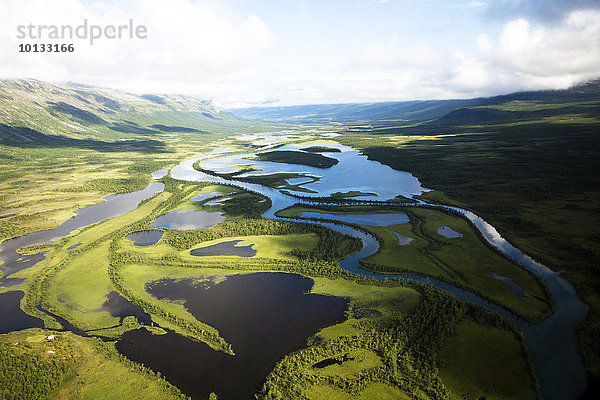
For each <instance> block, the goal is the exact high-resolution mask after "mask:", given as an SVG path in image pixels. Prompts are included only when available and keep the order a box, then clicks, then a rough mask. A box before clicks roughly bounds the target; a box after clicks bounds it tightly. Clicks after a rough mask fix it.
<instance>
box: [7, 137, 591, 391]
mask: <svg viewBox="0 0 600 400" xmlns="http://www.w3.org/2000/svg"><path fill="white" fill-rule="evenodd" d="M288 146H290V145H288ZM328 146H331V147H336V148H338V149H340V153H334V154H328V156H331V157H334V158H336V159H338V161H340V162H339V164H338V165H336V166H334V167H332V168H330V169H329V170H332V171H329V172H328V170H324V169H316V168H313V167H305V166H298V165H293V166H290V165H288V164H276V163H268V162H261V166H260V168H261V170H263V172H264V171H267V172H269V171H270V172H274V171H277V172H282V171H285V172H291V173H298V174H300V175H311V176H317V177H319V180H318V181H315V182H313V183H311V184H310V185H312V186H310V190H312V191H313V193H312V194H310V195H309V197H311V196H312V197H320V196H328V195H330V194H332V193H335V192H348V191H361V192H364V193H374V194H375V197H369V198H368V199H369V201H374V204H377V202H381V204H389V203H385V201H386V200H390V199H393V198H394V197H396V196H397V195H398V194H401V195H403V196H405V197H413V196H415V195H418V194H421V193H423V192H424V191H426V190H427V189H424V188H422V187H421V186H420V183H419V182H418V180H416V178H414V177H413V176H412V175H411V174H409V173H407V172H401V171H395V170H393V169H391V168H389V167H387V166H385V165H382V164H380V163H378V162H376V161H371V160H367V159H366V157H364V156H362V155H360V153H359V152H358V151H356V150H354V149H351V148H349V147H347V146H342V145H331V144H330V143H328ZM296 147H297V146H296V145H292V146H291V148H292V149H295V148H296ZM218 153H221V152H214V153H212V154H211V153H209V154H207V155H205V156H203V157H198V158H194V159H191V160H186V161H184V162H182V163H180V164H179V165H177V166H175V167H173V168H172V169H171V176H172V177H173V178H175V179H179V180H187V181H194V182H212V183H215V184H225V185H232V186H236V187H239V188H242V189H245V190H249V191H253V192H256V193H259V194H261V195H264V196H266V197H268V198H269V199H270V200H271V204H272V205H271V207H270V208H269V209H268V210H267V211H266V212H265V213H264V214H263V217H264V218H270V219H282V218H280V217H277V216H276V215H275V213H276V212H277V211H279V210H282V209H285V208H287V207H290V206H292V205H294V204H298V203H300V204H307V205H315V204H320V203H319V201H318V199H314V200H309V199H299V198H297V197H293V196H289V195H286V194H284V193H282V192H281V191H279V190H276V189H273V188H270V187H267V186H262V185H259V184H253V183H246V182H241V181H237V180H231V179H225V178H221V177H217V176H213V175H209V174H206V173H203V172H200V171H197V170H195V169H194V167H193V165H194V163H196V162H197V161H199V160H211V161H210V163H211V167H219V166H223V168H230V167H228V165H229V166H231V165H240V163H239V162H238V163H234V164H231V161H232V160H231V159H228V156H227V155H225V156H223V157H218V158H215V155H216V154H218ZM249 155H252V153H249ZM245 156H248V155H245ZM229 157H231V156H229ZM235 159H236V160H237V161H241V160H242V159H243V157H241V156H239V155H235ZM242 164H243V162H242ZM273 164H276V165H273ZM216 169H217V170H218V168H216ZM373 169H376V171H374V170H373ZM356 171H361V173H359V174H357V173H356ZM157 172H160V173H157V174H155V175H154V177H159V176H160V175H162V174H163V173H166V171H157ZM229 172H231V171H229ZM328 174H330V176H328ZM374 176H375V177H377V179H374V178H373V177H374ZM328 178H329V179H328ZM162 190H163V185H162V183H158V182H153V183H151V184H150V185H149V186H148V187H147V188H146V189H144V190H141V191H137V192H132V193H125V194H119V195H113V196H107V197H106V198H105V202H104V203H100V204H97V205H94V206H90V207H86V208H83V209H80V210H79V211H78V215H77V216H76V217H74V218H72V219H70V220H68V221H66V222H64V223H63V224H61V225H60V226H59V227H58V228H56V229H53V230H49V231H42V232H36V233H33V234H30V235H25V236H22V237H19V238H15V239H10V240H6V241H4V242H3V243H0V260H2V261H4V262H5V263H4V264H3V265H2V266H1V268H2V270H3V271H4V273H5V275H6V276H5V277H4V278H2V279H0V285H1V286H10V285H11V284H15V283H18V281H17V280H15V278H10V277H8V276H9V275H11V274H13V273H15V272H17V271H20V270H22V269H25V268H29V267H31V266H33V265H34V264H36V263H37V262H39V261H41V260H43V258H44V254H43V253H38V254H34V255H30V256H22V255H20V254H18V253H17V252H16V250H17V249H19V248H20V247H23V246H27V245H31V244H41V243H50V242H51V241H52V240H56V239H58V238H61V237H64V236H66V235H68V234H69V233H71V232H72V231H74V230H76V229H78V228H81V227H83V226H87V225H90V224H92V223H96V222H100V221H102V220H104V219H108V218H112V217H115V216H118V215H121V214H124V213H125V212H127V211H130V210H133V209H134V208H135V207H136V206H137V204H139V202H140V201H142V200H144V199H146V198H149V197H151V196H153V195H154V194H156V193H158V192H160V191H162ZM302 195H305V193H302ZM413 206H415V207H418V206H428V207H437V208H441V209H448V210H452V211H455V212H458V213H460V214H462V215H463V216H464V217H465V218H466V219H468V220H469V221H471V222H472V224H473V225H474V226H475V227H476V228H477V229H478V230H479V231H480V232H481V234H482V236H483V237H484V238H485V240H487V241H488V242H489V243H490V244H491V245H492V246H494V247H495V248H497V249H498V250H499V251H500V252H502V253H503V254H505V255H507V256H508V257H510V258H511V259H513V260H515V261H516V262H518V263H519V264H521V265H523V266H524V267H525V268H527V269H529V270H530V271H532V272H533V273H534V274H536V275H537V276H538V277H540V278H541V279H542V280H544V281H545V282H546V283H547V285H548V287H549V289H550V291H551V292H552V295H553V297H554V301H555V306H556V307H555V311H554V313H553V314H552V315H551V316H549V317H548V318H546V319H545V320H543V321H542V322H541V323H538V324H535V325H532V324H529V323H527V322H525V321H523V320H521V319H519V318H517V317H516V316H514V315H513V314H511V313H510V312H508V311H506V310H504V309H503V308H501V307H499V306H498V305H496V304H493V303H491V302H489V301H487V300H484V299H482V298H480V297H479V296H477V295H475V294H473V293H470V292H468V291H466V290H463V289H460V288H457V287H455V286H453V285H450V284H448V283H445V282H442V281H438V280H435V279H431V278H424V277H420V276H412V275H411V276H407V275H403V277H404V278H406V279H414V280H417V281H419V282H423V283H427V284H431V285H434V286H436V287H438V288H440V289H442V290H445V291H447V292H449V293H451V294H453V295H454V296H456V297H457V298H459V299H461V300H465V301H471V302H473V303H476V304H479V305H482V306H484V307H485V308H487V309H489V310H491V311H493V312H496V313H498V314H500V315H502V316H503V317H504V318H506V319H508V320H510V321H512V322H513V323H514V324H515V325H516V326H517V328H518V329H519V330H520V331H522V332H523V335H524V336H525V339H526V344H527V347H528V349H529V352H530V354H531V358H532V362H533V364H534V367H535V369H536V374H537V377H538V380H539V382H540V387H541V391H542V395H543V397H544V398H545V399H549V400H553V399H575V398H577V397H578V396H579V395H580V394H581V393H582V392H583V391H584V390H585V389H586V387H587V375H586V372H585V369H584V366H583V362H582V360H581V357H580V356H579V353H578V351H577V348H576V340H575V328H576V326H577V325H578V324H579V323H580V322H581V321H583V320H584V318H585V315H586V313H587V306H586V305H585V304H583V303H582V302H581V301H580V300H579V298H578V296H577V294H576V292H575V289H574V288H573V286H572V285H571V284H570V283H569V282H567V281H566V280H564V279H563V278H561V277H560V275H559V274H557V273H555V272H553V271H551V270H550V269H548V268H547V267H545V266H544V265H542V264H540V263H538V262H536V261H534V260H533V259H532V258H531V257H529V256H527V255H525V254H524V253H522V252H521V251H520V250H519V249H517V248H516V247H514V246H513V245H511V244H510V243H509V242H507V241H506V240H505V239H504V238H502V237H501V236H500V234H499V233H498V232H497V231H496V229H495V228H494V227H493V226H491V225H490V224H488V223H487V222H486V221H484V220H483V219H482V218H480V217H479V216H477V215H476V214H474V213H473V212H471V211H468V210H463V209H460V208H455V207H447V206H439V205H432V204H427V203H424V202H422V201H418V202H416V203H414V204H413ZM287 220H289V219H287ZM294 220H297V221H302V222H306V221H311V222H313V223H318V224H321V225H324V226H327V227H329V228H331V229H333V230H336V231H338V232H342V233H346V234H349V235H352V236H354V237H357V238H360V239H361V240H362V242H363V248H362V250H361V251H359V252H358V253H355V254H353V255H351V256H349V257H346V258H345V259H343V260H342V261H341V262H340V266H341V267H342V268H344V269H347V270H349V271H351V272H353V273H356V274H360V275H364V276H368V277H372V278H375V279H385V278H388V279H389V278H397V277H398V275H391V274H378V273H372V272H369V271H365V270H362V269H361V268H360V267H359V261H360V260H361V259H363V258H365V257H368V256H370V255H372V254H374V253H375V252H377V250H378V249H379V244H378V242H377V240H376V239H375V237H374V236H372V235H370V234H368V233H366V232H364V231H362V230H359V229H355V228H353V227H350V226H348V225H344V224H342V223H334V222H326V221H318V220H315V219H307V218H302V219H294ZM346 222H348V221H346ZM11 280H13V281H11ZM20 297H21V296H15V294H14V293H12V292H9V293H5V294H0V303H3V304H9V303H10V304H12V305H14V304H18V301H19V300H20ZM11 307H12V306H11ZM11 307H9V308H10V309H11V311H10V313H9V314H10V315H6V314H5V315H3V319H4V320H5V321H7V317H8V320H10V319H14V321H15V323H14V324H10V323H9V324H4V325H6V326H0V328H2V329H0V332H6V331H10V330H16V329H24V328H27V327H31V326H40V321H39V320H37V319H35V318H33V317H30V319H29V318H26V317H24V315H25V314H24V313H22V311H21V312H20V313H19V312H17V310H13V308H14V307H12V308H11ZM0 311H3V310H0ZM4 311H7V310H4ZM11 313H12V314H11ZM3 314H4V313H3ZM13 314H14V315H13ZM27 317H28V316H27Z"/></svg>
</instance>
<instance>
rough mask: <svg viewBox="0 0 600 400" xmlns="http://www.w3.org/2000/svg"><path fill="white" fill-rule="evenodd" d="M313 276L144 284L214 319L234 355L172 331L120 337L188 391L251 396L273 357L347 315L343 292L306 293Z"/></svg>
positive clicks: (129, 352) (134, 355)
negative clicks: (326, 293)
mask: <svg viewBox="0 0 600 400" xmlns="http://www.w3.org/2000/svg"><path fill="white" fill-rule="evenodd" d="M312 285H313V281H312V280H311V279H309V278H305V277H303V276H300V275H295V274H284V273H254V274H248V275H235V276H231V277H228V278H227V280H225V281H224V282H221V283H219V284H216V285H215V284H213V283H210V282H209V283H204V282H203V283H200V284H198V283H195V282H194V281H192V280H191V279H188V280H181V281H175V280H173V279H163V280H160V281H157V282H154V283H153V284H151V285H149V286H148V287H147V290H148V292H150V293H151V294H152V295H153V296H156V297H157V298H160V299H171V300H184V301H185V303H184V305H185V307H186V308H187V309H188V310H189V311H190V313H192V314H193V315H194V316H195V317H196V318H197V319H198V320H200V321H203V322H206V323H208V324H210V325H212V326H214V327H216V328H217V329H218V330H219V332H220V334H221V336H222V337H223V338H225V340H227V341H228V342H229V343H230V344H231V345H232V346H233V350H234V352H235V354H236V355H235V356H230V355H226V354H225V353H222V352H217V351H214V350H212V349H210V348H209V347H208V346H207V345H205V344H203V343H199V342H195V341H193V340H190V339H187V338H185V337H183V336H181V335H178V334H176V333H173V332H169V333H168V334H166V335H162V336H158V335H152V334H150V333H149V332H148V331H146V330H145V329H139V330H136V331H131V332H127V333H126V334H124V335H123V337H122V338H121V339H120V341H119V342H118V344H117V348H118V350H119V351H120V352H121V353H122V354H124V355H125V356H127V357H128V358H130V359H131V360H134V361H137V362H141V363H144V364H145V365H146V366H148V367H150V368H152V369H153V370H155V371H160V372H161V374H163V375H164V376H166V378H167V379H168V380H169V381H170V382H171V383H173V384H174V385H176V386H177V387H179V388H180V389H181V390H182V391H183V392H184V393H186V394H188V395H190V396H192V397H193V398H198V399H206V398H208V395H209V394H210V393H211V392H215V393H216V394H217V395H218V398H219V399H220V400H227V399H253V398H254V397H253V394H254V393H256V392H257V391H258V389H259V388H260V385H261V383H262V382H263V381H264V379H265V378H266V376H267V375H268V374H269V372H270V371H271V370H272V368H273V366H274V365H275V363H276V362H277V360H279V359H281V358H282V357H283V356H284V355H285V354H288V353H290V352H292V351H295V350H299V349H301V348H304V347H306V340H307V338H308V337H310V336H311V335H313V334H315V333H317V332H318V331H319V330H320V329H322V328H324V327H326V326H329V325H333V324H336V323H339V322H342V321H344V320H345V311H346V309H347V305H348V302H347V300H346V299H344V298H340V297H331V296H323V295H318V294H305V293H306V292H308V291H309V290H310V289H311V287H312Z"/></svg>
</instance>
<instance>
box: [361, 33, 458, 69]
mask: <svg viewBox="0 0 600 400" xmlns="http://www.w3.org/2000/svg"><path fill="white" fill-rule="evenodd" d="M445 53H446V52H445V50H443V49H439V48H435V47H433V46H431V45H429V44H428V43H424V42H421V43H417V44H415V45H412V46H401V45H400V41H399V40H398V39H397V38H393V39H392V40H388V41H384V42H377V43H371V44H368V45H366V46H365V47H363V48H362V49H360V50H359V51H358V54H357V55H356V57H355V62H356V64H357V65H358V66H361V67H366V68H377V69H402V68H430V67H435V66H439V65H441V64H443V63H444V62H445V59H446V57H447V55H446V54H445Z"/></svg>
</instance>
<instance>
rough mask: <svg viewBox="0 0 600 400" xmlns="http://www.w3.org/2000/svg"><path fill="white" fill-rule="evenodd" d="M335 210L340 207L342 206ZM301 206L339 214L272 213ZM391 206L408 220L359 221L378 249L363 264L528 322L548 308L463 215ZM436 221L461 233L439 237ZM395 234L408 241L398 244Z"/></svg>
mask: <svg viewBox="0 0 600 400" xmlns="http://www.w3.org/2000/svg"><path fill="white" fill-rule="evenodd" d="M339 209H342V210H343V208H342V207H340V208H339ZM359 210H361V213H365V214H366V213H389V212H391V211H390V210H381V209H377V207H375V208H372V209H369V208H367V207H362V208H359ZM305 211H309V212H310V211H312V212H318V213H337V214H343V213H344V212H343V211H337V212H335V211H329V210H327V211H323V210H319V209H317V208H310V207H300V206H295V207H292V208H288V209H286V210H283V211H281V212H279V213H278V215H281V216H287V217H294V216H298V215H300V214H301V213H302V212H305ZM397 211H398V212H403V213H406V214H407V215H408V216H409V218H410V222H409V223H406V224H399V225H389V226H369V225H361V228H362V229H364V230H366V231H368V232H370V233H372V234H374V235H375V236H376V237H377V238H378V240H379V242H380V247H379V251H378V252H377V253H376V254H374V255H372V256H371V257H368V258H366V259H364V260H362V262H361V265H362V266H363V267H364V268H367V269H369V270H373V271H379V272H388V273H389V272H391V273H409V274H410V273H414V274H420V275H425V276H431V277H434V278H437V279H441V280H444V281H447V282H450V283H454V284H456V285H458V286H462V287H465V288H467V289H469V290H471V291H473V292H475V293H479V294H480V295H481V296H483V297H486V298H488V299H490V300H492V301H494V302H495V303H497V304H500V305H502V306H503V307H505V308H507V309H509V310H513V311H515V312H516V313H517V314H518V315H521V316H522V317H524V318H527V319H530V320H533V321H537V320H541V319H543V318H544V317H545V316H546V315H548V314H549V312H551V310H552V305H551V304H552V299H551V298H550V297H549V295H548V294H547V293H546V291H545V288H544V286H543V284H542V283H541V282H540V281H539V279H537V278H535V277H534V276H533V275H531V274H530V273H528V272H527V271H526V270H525V269H523V268H522V267H520V266H519V265H517V264H515V263H514V262H512V261H510V260H508V259H507V258H505V257H503V256H501V255H499V254H498V253H496V252H495V251H493V250H491V249H490V248H489V247H487V246H486V245H484V244H483V242H482V240H481V239H480V238H479V236H478V235H477V233H476V232H475V231H474V229H473V228H472V227H471V226H470V225H469V223H468V221H466V220H465V219H463V218H460V217H458V216H455V215H450V214H446V213H443V212H440V211H437V210H431V209H424V208H416V207H408V208H399V209H397ZM442 226H449V227H451V228H453V229H454V230H456V231H457V232H459V233H461V234H462V235H463V236H462V237H460V238H452V239H448V238H445V237H443V236H442V235H440V234H438V233H437V230H438V228H439V227H442ZM395 233H399V234H402V235H404V236H407V237H409V238H411V239H413V241H412V242H411V243H410V244H408V245H405V246H401V245H399V244H398V238H397V236H396V235H395ZM492 272H494V273H496V274H497V275H500V276H503V277H508V278H511V279H512V280H513V282H514V283H516V284H517V285H519V287H521V288H522V289H524V290H525V297H524V298H523V299H521V298H519V297H517V296H516V295H515V294H513V293H511V292H510V291H509V290H508V289H507V287H506V285H505V283H504V282H502V281H500V280H498V279H494V278H493V275H492Z"/></svg>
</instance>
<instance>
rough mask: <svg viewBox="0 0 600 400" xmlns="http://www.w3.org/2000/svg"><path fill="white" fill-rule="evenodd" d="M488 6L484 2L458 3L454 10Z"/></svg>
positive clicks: (454, 5)
mask: <svg viewBox="0 0 600 400" xmlns="http://www.w3.org/2000/svg"><path fill="white" fill-rule="evenodd" d="M486 5H487V4H486V3H484V2H483V1H469V2H466V3H457V4H453V5H452V7H454V8H480V7H485V6H486Z"/></svg>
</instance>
